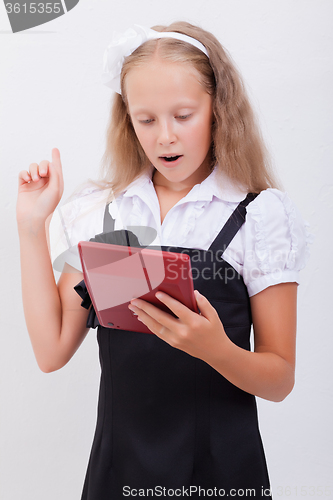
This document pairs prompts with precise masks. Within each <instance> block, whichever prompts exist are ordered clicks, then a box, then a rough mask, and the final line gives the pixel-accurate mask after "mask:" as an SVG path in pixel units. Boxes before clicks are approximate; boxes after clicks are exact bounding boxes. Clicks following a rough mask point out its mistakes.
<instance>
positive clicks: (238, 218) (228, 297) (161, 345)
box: [75, 194, 270, 500]
mask: <svg viewBox="0 0 333 500" xmlns="http://www.w3.org/2000/svg"><path fill="white" fill-rule="evenodd" d="M254 197H255V195H251V194H250V195H248V196H247V198H246V199H245V200H243V202H241V203H240V204H239V205H238V207H237V208H236V210H235V211H234V212H233V214H232V215H231V217H230V218H229V220H228V221H227V223H226V224H225V226H224V227H223V229H222V230H221V232H220V233H219V235H218V236H217V238H216V239H215V240H214V242H213V243H212V245H211V247H210V248H209V250H199V249H189V248H178V247H162V250H168V251H173V252H179V253H181V252H186V253H188V255H189V256H190V258H191V266H192V273H193V281H194V288H195V289H197V290H199V291H200V293H202V294H203V295H204V296H205V297H206V298H207V299H208V300H209V301H210V303H211V304H212V305H213V307H214V308H215V309H216V310H217V312H218V314H219V317H220V319H221V322H222V324H223V326H224V329H225V331H226V334H227V335H228V337H229V338H230V339H231V340H232V341H233V342H234V343H235V344H236V345H238V346H239V347H241V348H243V349H246V350H250V331H251V324H252V319H251V308H250V300H249V296H248V293H247V288H246V286H245V284H244V281H243V279H242V277H241V275H240V274H238V273H237V272H236V271H235V269H234V268H233V267H232V266H231V265H230V264H228V263H227V262H226V261H224V260H223V252H224V250H225V249H226V248H227V246H228V245H229V243H230V241H231V240H232V238H233V237H234V236H235V234H236V233H237V231H238V230H239V228H240V227H241V225H242V224H243V223H244V221H245V216H246V205H247V204H248V203H249V202H250V201H251V200H252V199H253V198H254ZM103 230H104V231H103V233H102V234H101V235H97V236H96V237H95V241H108V242H110V243H117V244H128V237H129V234H128V232H127V231H113V221H112V219H111V218H110V216H109V212H108V210H106V212H105V219H104V228H103ZM132 244H133V235H132ZM137 245H139V243H138V241H137ZM75 290H76V291H77V293H79V295H80V296H81V297H82V299H83V301H82V306H83V307H86V308H88V307H89V305H90V303H91V302H90V298H89V295H88V292H87V289H86V287H85V284H84V281H81V282H80V283H79V284H78V285H76V287H75ZM87 326H89V327H91V328H96V327H97V328H98V332H97V338H98V343H99V349H100V351H99V352H100V363H101V382H100V392H99V403H98V416H97V425H96V431H95V437H94V441H93V446H92V451H91V455H90V460H89V465H88V470H87V475H86V480H85V484H84V489H83V493H82V500H120V499H122V498H125V496H126V495H124V493H126V492H128V491H130V489H135V490H136V491H137V495H138V496H139V490H142V491H144V492H145V493H146V496H147V495H148V494H147V490H148V489H151V491H150V497H151V498H159V496H160V495H159V491H163V488H165V489H166V490H165V491H167V490H168V489H170V490H174V491H175V492H176V490H177V492H176V493H175V495H176V496H178V497H180V498H186V497H188V496H189V492H190V487H191V486H192V490H191V496H190V498H192V499H198V500H199V499H200V498H202V496H203V494H201V495H199V488H202V489H205V490H206V491H207V490H208V489H213V490H214V488H216V491H217V492H218V490H222V489H223V490H225V496H227V494H228V495H229V496H233V497H234V498H241V497H242V498H243V497H244V496H245V493H244V492H243V491H242V490H244V491H245V490H246V489H248V490H249V489H251V490H255V494H254V492H252V494H251V496H252V497H255V498H259V497H260V498H262V496H263V493H262V492H263V491H264V490H265V491H266V494H265V497H266V498H269V497H268V496H267V490H268V489H269V487H270V486H269V479H268V473H267V467H266V461H265V456H264V451H263V446H262V442H261V437H260V433H259V428H258V418H257V408H256V401H255V397H254V396H253V395H251V394H249V393H247V392H244V391H243V390H241V389H239V388H238V387H236V386H235V385H233V384H231V383H230V382H229V381H228V380H226V379H225V378H224V377H223V376H222V375H220V374H219V373H218V372H217V371H216V370H215V369H213V368H212V367H211V366H210V365H208V364H207V363H205V362H204V361H202V360H200V359H198V358H195V357H192V356H190V355H189V354H187V353H185V352H183V351H181V350H179V349H176V348H173V347H171V346H170V345H169V344H167V343H166V342H164V341H163V340H162V339H160V338H159V337H157V336H155V335H153V334H146V333H139V332H131V331H123V330H116V329H111V328H104V327H102V326H101V325H100V324H99V322H98V319H97V316H96V314H95V311H94V310H93V307H92V308H91V310H90V312H89V316H88V320H87ZM125 487H127V488H128V489H127V490H126V489H123V488H125ZM156 488H162V490H158V489H156ZM195 488H197V491H195ZM237 491H239V494H238V493H237ZM153 492H154V494H153ZM235 492H236V494H235ZM179 493H181V494H180V495H179ZM248 495H249V494H248ZM220 496H221V495H220ZM130 498H131V497H130Z"/></svg>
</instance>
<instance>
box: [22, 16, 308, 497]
mask: <svg viewBox="0 0 333 500" xmlns="http://www.w3.org/2000/svg"><path fill="white" fill-rule="evenodd" d="M104 70H105V71H104V75H103V78H104V83H106V84H107V85H108V86H109V87H111V88H112V89H113V90H115V91H116V95H115V96H114V103H113V108H112V113H111V120H110V126H109V129H108V134H107V149H106V153H105V155H104V167H106V172H105V176H104V182H103V183H99V188H98V189H96V186H95V189H92V188H91V187H86V188H84V189H83V190H82V191H81V193H80V195H79V196H76V198H75V199H74V201H73V202H72V203H71V204H68V205H67V206H65V207H63V210H62V212H61V213H60V211H59V213H60V215H61V221H62V225H61V227H63V228H64V231H65V236H66V240H65V241H67V243H68V245H67V246H68V248H67V250H66V251H65V252H64V253H63V254H62V255H61V256H60V257H62V259H63V262H65V264H64V268H63V272H62V274H61V277H60V279H59V281H58V284H56V283H55V280H54V275H53V270H52V264H51V260H50V256H49V251H48V239H47V238H48V221H49V219H50V216H51V215H52V214H53V212H54V211H55V208H56V207H57V205H58V203H59V201H60V199H61V196H62V192H63V177H62V167H61V161H60V154H59V151H58V150H57V149H53V151H52V163H50V162H49V161H47V160H45V161H42V162H41V163H40V164H39V165H38V164H36V163H33V164H31V165H30V169H29V172H27V171H22V172H20V174H19V195H18V202H17V221H18V229H19V235H20V243H21V268H22V290H23V303H24V311H25V317H26V322H27V327H28V331H29V334H30V337H31V342H32V345H33V348H34V352H35V355H36V359H37V362H38V364H39V366H40V368H41V369H42V370H43V371H45V372H50V371H53V370H57V369H59V368H61V367H62V366H64V365H65V364H66V363H67V362H68V361H69V359H70V358H71V357H72V356H73V354H74V353H75V351H76V349H77V348H78V347H79V345H80V343H81V342H82V340H83V338H84V337H85V335H86V333H87V331H88V328H90V327H92V328H95V327H98V334H97V337H98V342H99V347H100V360H101V367H102V372H101V386H100V396H99V406H98V418H97V427H96V433H95V438H94V443H93V447H92V451H91V456H90V461H89V466H88V471H87V475H86V481H85V485H84V489H83V494H82V500H110V499H115V500H117V499H120V498H123V497H124V496H129V497H131V496H151V497H159V496H173V495H174V496H178V497H183V498H185V497H189V496H191V497H192V498H201V497H202V496H206V495H207V496H233V497H234V498H240V497H243V496H245V495H246V496H253V497H263V496H265V497H270V485H269V479H268V473H267V467H266V461H265V456H264V451H263V447H262V443H261V437H260V433H259V430H258V421H257V411H256V403H255V396H259V397H262V398H265V399H268V400H271V401H281V400H283V399H284V398H285V397H286V396H287V395H288V394H289V393H290V391H291V390H292V388H293V384H294V369H295V335H296V292H297V283H298V271H299V270H300V269H301V268H302V267H303V266H304V265H305V261H306V258H307V246H306V240H307V235H306V230H305V225H304V223H303V221H302V218H301V217H300V215H299V214H298V212H297V210H296V208H295V206H294V205H293V204H292V202H291V201H290V200H289V198H288V197H287V196H286V195H285V194H284V193H282V192H281V191H279V190H278V189H276V188H275V187H274V186H275V182H274V180H273V178H272V176H271V174H270V173H269V170H268V167H267V161H266V154H265V148H264V146H263V143H262V140H261V138H260V134H259V132H258V129H257V127H256V124H255V120H254V116H253V112H252V110H251V107H250V105H249V102H248V99H247V97H246V94H245V91H244V88H243V86H242V83H241V79H240V77H239V75H238V73H237V71H236V69H235V67H234V65H233V64H232V62H231V60H230V58H229V57H228V56H227V54H226V53H225V51H224V50H223V48H222V46H221V45H220V43H219V42H218V41H217V40H216V38H215V37H214V36H213V35H212V34H210V33H208V32H206V31H204V30H202V29H201V28H198V27H195V26H192V25H190V24H188V23H184V22H179V23H174V24H172V25H171V26H168V27H162V26H157V27H154V28H153V29H152V30H149V29H146V28H142V27H139V26H135V27H134V28H133V29H131V30H128V31H126V32H125V33H124V34H123V35H122V36H121V37H118V38H117V39H115V40H113V42H112V43H111V44H110V45H109V47H108V48H107V50H106V54H105V59H104ZM102 188H104V189H102ZM101 203H102V204H101ZM66 207H67V208H66ZM68 207H70V208H68ZM93 208H95V210H92V209H93ZM55 214H56V212H55ZM82 214H84V215H82ZM54 220H56V219H55V215H54V217H53V219H52V221H54ZM53 228H54V229H53V231H55V230H56V225H54V226H53ZM142 228H153V229H154V230H155V232H156V233H155V234H156V238H155V239H154V241H153V242H152V246H155V247H156V246H157V245H160V247H161V248H162V249H164V250H168V251H172V252H187V253H188V254H189V255H190V257H191V262H192V269H193V276H194V277H195V279H194V284H195V288H196V292H195V293H196V300H197V304H198V307H199V310H200V314H196V313H194V312H192V311H190V310H189V309H187V308H186V307H185V306H184V305H182V304H181V303H180V302H178V301H176V300H175V299H173V298H172V297H170V296H168V295H167V294H165V293H161V292H159V293H157V294H156V296H157V297H158V299H159V300H160V301H161V302H163V303H164V304H165V305H166V306H168V307H169V309H170V310H171V311H173V313H174V314H175V315H176V317H174V316H172V315H171V314H168V313H166V312H162V311H161V310H160V309H158V308H156V307H155V306H153V305H152V304H149V303H147V302H145V301H143V300H142V299H135V300H132V301H131V303H130V304H129V308H130V309H131V310H132V311H133V313H134V314H136V315H137V319H138V321H142V322H143V323H144V324H145V325H146V326H147V327H148V328H149V329H150V330H151V332H152V333H153V334H154V335H149V334H144V333H138V332H130V331H119V330H113V329H109V328H104V327H101V326H100V325H99V323H98V320H97V317H96V314H95V311H94V309H93V308H92V307H91V301H90V298H89V295H88V293H87V289H86V287H85V284H84V281H83V275H82V269H81V265H80V261H79V258H78V254H77V247H76V243H77V242H78V241H79V240H88V239H93V240H95V241H96V240H97V241H108V242H117V243H119V242H121V243H123V244H126V238H125V236H127V237H128V235H129V234H132V236H133V237H134V236H135V238H136V242H137V245H144V244H145V241H144V236H143V235H144V234H145V232H144V231H140V229H142ZM94 236H95V237H94ZM222 256H223V258H222ZM56 262H58V264H59V262H60V261H59V256H58V259H56ZM81 299H83V301H82V303H81ZM81 305H82V306H83V307H81ZM252 322H253V327H254V351H253V352H252V351H251V350H250V341H249V338H250V329H251V324H252Z"/></svg>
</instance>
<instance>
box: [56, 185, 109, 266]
mask: <svg viewBox="0 0 333 500" xmlns="http://www.w3.org/2000/svg"><path fill="white" fill-rule="evenodd" d="M109 194H110V191H109V190H101V189H96V187H94V186H91V185H88V186H85V187H84V188H83V189H82V190H81V191H80V192H78V193H76V195H75V196H72V197H71V198H70V199H69V200H67V201H65V202H64V203H61V204H60V205H58V207H57V208H56V210H55V211H54V213H53V215H52V219H51V223H50V229H49V234H50V249H51V260H52V265H53V268H54V269H55V270H56V271H58V272H62V270H63V266H64V264H65V262H67V263H68V264H70V265H71V266H72V267H74V268H75V269H78V270H79V271H81V272H82V267H81V261H80V256H79V252H78V247H77V244H78V242H79V241H89V239H90V238H92V237H93V236H95V234H97V233H100V232H101V231H102V228H103V227H102V226H103V212H104V210H105V202H106V199H107V196H108V195H109Z"/></svg>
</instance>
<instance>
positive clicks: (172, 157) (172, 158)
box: [160, 155, 182, 163]
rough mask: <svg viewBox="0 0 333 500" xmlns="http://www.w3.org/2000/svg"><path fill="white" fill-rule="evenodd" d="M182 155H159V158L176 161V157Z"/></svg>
mask: <svg viewBox="0 0 333 500" xmlns="http://www.w3.org/2000/svg"><path fill="white" fill-rule="evenodd" d="M181 156H182V155H176V156H160V158H161V159H162V160H165V161H167V162H170V163H171V162H173V161H176V160H178V158H180V157H181Z"/></svg>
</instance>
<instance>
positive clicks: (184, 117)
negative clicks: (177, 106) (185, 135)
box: [177, 115, 191, 120]
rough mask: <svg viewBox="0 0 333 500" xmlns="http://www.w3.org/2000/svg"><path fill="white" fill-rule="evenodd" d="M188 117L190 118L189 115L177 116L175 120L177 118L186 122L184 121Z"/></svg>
mask: <svg viewBox="0 0 333 500" xmlns="http://www.w3.org/2000/svg"><path fill="white" fill-rule="evenodd" d="M190 116H191V115H179V116H177V118H178V119H179V120H186V119H187V118H189V117H190Z"/></svg>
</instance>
